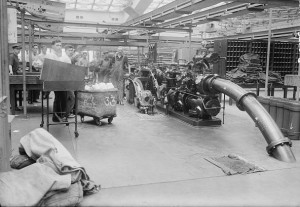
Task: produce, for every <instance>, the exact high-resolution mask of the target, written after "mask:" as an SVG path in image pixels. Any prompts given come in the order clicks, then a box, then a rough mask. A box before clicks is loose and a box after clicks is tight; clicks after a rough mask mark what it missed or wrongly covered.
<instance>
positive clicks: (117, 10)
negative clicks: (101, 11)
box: [109, 6, 122, 12]
mask: <svg viewBox="0 0 300 207" xmlns="http://www.w3.org/2000/svg"><path fill="white" fill-rule="evenodd" d="M109 11H110V12H120V11H122V7H119V6H111V7H109Z"/></svg>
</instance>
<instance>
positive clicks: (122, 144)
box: [12, 99, 300, 206]
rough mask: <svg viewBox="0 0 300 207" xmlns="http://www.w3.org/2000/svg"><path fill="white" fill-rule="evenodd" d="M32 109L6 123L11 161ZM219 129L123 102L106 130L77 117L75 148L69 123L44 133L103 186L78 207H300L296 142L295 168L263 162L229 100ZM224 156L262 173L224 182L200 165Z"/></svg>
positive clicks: (34, 122)
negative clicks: (142, 110)
mask: <svg viewBox="0 0 300 207" xmlns="http://www.w3.org/2000/svg"><path fill="white" fill-rule="evenodd" d="M52 100H53V99H52ZM39 106H40V104H35V106H34V105H28V116H27V117H24V115H23V114H22V112H18V115H17V116H16V117H15V119H14V120H13V122H12V147H13V154H16V153H18V152H17V151H18V146H19V140H20V138H21V137H22V136H24V135H25V134H27V133H28V132H30V131H32V130H33V129H35V128H37V127H39V126H40V122H41V114H40V112H41V110H40V107H39ZM217 117H218V118H220V119H222V117H223V112H221V113H219V115H218V116H217ZM224 122H225V123H224V124H222V125H221V126H217V127H201V128H199V127H198V128H196V127H192V126H190V125H188V124H186V123H184V122H181V121H179V120H178V119H175V118H172V117H169V116H166V115H164V114H163V113H160V112H159V113H158V114H156V115H154V116H149V115H143V114H140V113H138V110H137V108H136V107H134V106H133V105H129V104H127V103H126V104H125V105H118V106H117V117H116V118H114V120H113V122H112V124H107V119H104V120H103V125H102V126H97V125H95V123H94V121H93V119H92V118H91V117H84V122H83V123H81V122H80V118H79V122H78V132H79V137H78V138H77V139H76V141H74V140H75V138H74V124H70V126H65V125H57V126H50V133H51V134H53V136H54V137H56V138H57V139H58V140H59V141H60V142H61V143H62V144H63V145H64V146H65V147H66V148H67V149H68V150H69V151H70V152H71V153H72V155H73V156H74V157H75V158H76V159H77V160H78V161H79V163H80V164H81V165H82V166H83V167H84V168H85V169H86V171H87V173H88V175H89V176H90V178H91V180H93V181H94V182H95V183H96V184H100V185H101V186H102V190H101V191H100V192H98V193H96V194H93V195H90V196H86V197H84V199H83V201H82V202H81V206H300V196H299V189H300V140H293V147H292V150H293V152H294V155H295V157H296V159H297V162H296V163H284V162H280V161H278V160H276V159H274V158H272V157H270V156H268V155H267V153H266V146H267V143H266V141H265V139H264V137H263V136H262V134H261V133H260V131H259V129H258V128H257V127H256V126H255V124H254V123H253V121H252V120H251V118H250V117H249V116H248V115H247V114H246V112H242V111H239V110H238V108H237V107H236V106H235V105H234V104H233V105H229V104H228V101H226V105H225V120H224ZM44 127H45V126H44ZM76 146H77V150H75V149H76ZM228 154H237V155H239V156H241V157H243V158H244V159H246V160H248V161H250V162H252V163H254V164H255V165H257V166H259V167H261V168H264V169H265V171H264V172H257V173H251V174H243V175H231V176H227V175H226V174H224V172H223V171H222V170H221V169H220V168H218V167H216V166H215V165H213V164H211V163H210V162H208V161H207V160H206V159H204V158H209V157H217V156H226V155H228Z"/></svg>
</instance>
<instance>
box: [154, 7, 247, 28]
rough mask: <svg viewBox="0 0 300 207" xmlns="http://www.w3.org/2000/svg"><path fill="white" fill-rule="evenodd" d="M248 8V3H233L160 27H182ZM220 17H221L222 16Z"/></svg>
mask: <svg viewBox="0 0 300 207" xmlns="http://www.w3.org/2000/svg"><path fill="white" fill-rule="evenodd" d="M247 6H248V4H246V3H240V2H232V3H228V4H226V5H222V6H219V7H215V8H212V9H208V10H205V11H202V12H198V13H195V14H192V15H189V16H185V17H181V18H178V19H174V20H171V21H168V22H164V23H162V24H160V27H171V26H172V25H176V24H177V25H180V24H185V23H191V22H193V21H194V22H195V21H197V20H199V19H201V20H204V19H209V18H211V17H213V16H215V14H216V13H217V14H220V15H222V14H223V15H226V14H231V13H232V10H235V9H240V10H241V9H246V8H247ZM220 15H219V16H220Z"/></svg>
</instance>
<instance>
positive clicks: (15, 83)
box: [9, 73, 43, 115]
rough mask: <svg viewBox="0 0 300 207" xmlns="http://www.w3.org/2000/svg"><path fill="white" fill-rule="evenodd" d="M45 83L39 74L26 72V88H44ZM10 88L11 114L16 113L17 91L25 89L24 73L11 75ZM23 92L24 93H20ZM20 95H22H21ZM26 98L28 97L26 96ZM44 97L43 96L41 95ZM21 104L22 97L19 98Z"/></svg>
mask: <svg viewBox="0 0 300 207" xmlns="http://www.w3.org/2000/svg"><path fill="white" fill-rule="evenodd" d="M42 89H43V84H42V81H41V80H40V75H39V74H34V73H31V74H26V90H27V91H28V90H42ZM9 90H10V105H11V114H12V115H15V112H16V108H15V107H16V91H23V75H11V76H9ZM20 94H22V93H20ZM19 97H20V96H19ZM24 98H26V97H24ZM41 98H43V97H41ZM19 103H20V105H21V104H22V100H21V98H20V99H19Z"/></svg>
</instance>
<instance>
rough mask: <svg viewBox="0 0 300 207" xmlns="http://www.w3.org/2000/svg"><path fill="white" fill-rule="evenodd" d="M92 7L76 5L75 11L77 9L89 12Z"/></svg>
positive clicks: (89, 5)
mask: <svg viewBox="0 0 300 207" xmlns="http://www.w3.org/2000/svg"><path fill="white" fill-rule="evenodd" d="M92 6H93V5H91V4H76V9H79V10H90V9H92Z"/></svg>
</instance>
